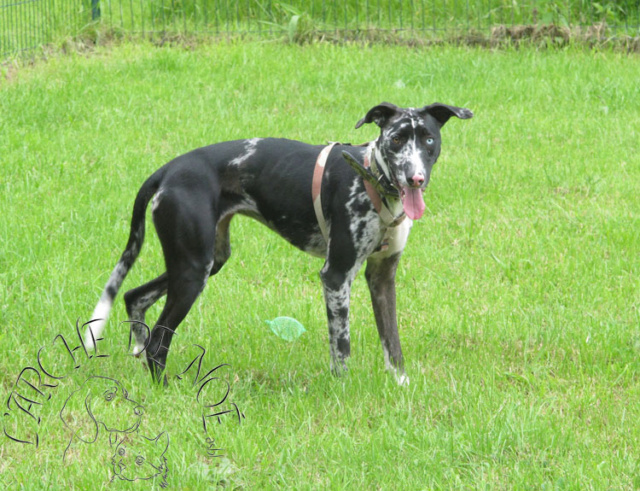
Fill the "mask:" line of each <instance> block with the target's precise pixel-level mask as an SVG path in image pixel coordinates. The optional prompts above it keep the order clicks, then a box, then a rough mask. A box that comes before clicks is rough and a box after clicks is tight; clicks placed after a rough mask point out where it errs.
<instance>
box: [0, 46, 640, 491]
mask: <svg viewBox="0 0 640 491" xmlns="http://www.w3.org/2000/svg"><path fill="white" fill-rule="evenodd" d="M4 75H6V76H5V77H4V78H3V80H2V81H1V82H0V141H1V142H2V149H1V153H0V166H1V169H2V170H1V172H0V209H2V210H3V219H2V220H0V241H1V247H0V325H1V326H2V330H1V331H0V346H1V347H2V348H1V349H2V353H3V355H4V356H2V357H0V385H1V387H2V394H3V398H4V397H8V395H9V393H10V392H11V390H12V389H13V385H14V382H15V380H16V377H17V376H18V375H19V373H20V371H21V370H22V369H23V368H24V367H27V366H35V367H37V352H38V350H39V348H40V347H43V346H45V347H48V346H51V343H52V341H53V339H54V337H55V336H56V335H57V334H63V335H64V336H65V338H66V339H68V340H70V342H71V341H74V342H75V343H76V344H77V339H75V340H74V339H73V336H74V332H75V331H74V329H75V324H76V321H77V320H78V319H79V320H80V322H84V321H87V320H88V316H89V315H90V314H91V312H92V309H93V307H94V305H95V303H96V301H97V299H98V297H99V294H100V291H101V289H102V288H103V286H104V283H105V281H106V279H107V277H108V275H109V273H110V271H111V269H112V268H113V266H114V265H115V263H116V261H117V259H118V257H119V254H120V253H121V251H122V249H123V247H124V245H125V243H126V239H127V236H128V232H129V220H130V214H131V206H132V203H133V198H134V196H135V193H136V192H137V190H138V188H139V186H140V185H141V183H142V182H143V180H144V179H145V178H146V177H147V176H148V175H149V174H150V173H151V172H152V171H153V170H155V169H156V168H157V167H159V166H160V165H162V164H163V163H165V162H166V161H168V160H170V159H171V158H173V157H175V156H177V155H179V154H182V153H184V152H186V151H188V150H191V149H193V148H196V147H198V146H202V145H207V144H210V143H213V142H216V141H222V140H230V139H235V138H244V137H255V136H280V137H286V138H292V139H300V140H303V141H307V142H314V143H321V142H324V141H327V140H340V141H351V142H354V143H360V142H362V141H366V140H370V139H372V138H375V137H376V135H377V131H376V130H377V128H376V127H374V126H369V127H363V128H362V129H360V130H357V131H356V130H354V129H353V127H354V125H355V123H356V121H358V119H360V118H361V117H362V116H363V115H364V114H365V112H366V111H367V110H368V109H369V108H370V107H372V106H373V105H375V104H377V103H379V102H381V101H384V100H387V101H390V102H393V103H396V104H398V105H401V106H421V105H425V104H429V103H431V102H434V101H439V102H444V103H449V104H455V105H460V106H465V107H469V108H471V109H472V110H473V111H474V112H475V117H474V119H472V120H470V121H458V120H452V121H451V122H450V123H448V124H447V125H446V126H445V127H444V129H443V152H442V156H441V158H440V161H439V163H438V164H437V167H436V168H435V170H434V173H433V176H432V182H431V184H430V186H429V189H428V191H427V193H426V196H425V200H426V203H427V212H426V213H425V217H424V218H423V219H422V220H420V221H418V222H416V223H415V225H414V227H413V231H412V235H411V237H410V240H409V244H408V246H407V248H406V250H405V253H404V257H403V260H402V262H401V266H400V269H399V271H398V277H397V281H398V312H399V324H400V331H401V340H402V342H403V347H404V353H405V357H406V360H407V372H408V374H409V376H410V378H411V385H410V386H409V387H407V388H398V387H397V386H396V385H395V383H394V381H393V378H392V377H390V376H388V374H386V373H385V372H384V366H383V359H382V352H381V349H380V346H379V341H378V337H377V333H376V329H375V325H374V320H373V316H372V313H371V309H370V305H369V298H368V291H367V288H366V284H365V281H364V278H363V277H362V275H360V276H359V277H358V279H357V280H356V282H355V284H354V288H353V293H352V312H351V333H352V334H351V335H352V360H351V362H350V367H351V370H350V374H349V376H348V377H344V378H342V379H336V378H333V377H332V376H330V374H329V370H328V346H327V328H326V320H325V313H324V305H323V298H322V289H321V285H320V281H319V278H318V274H317V273H318V271H319V269H320V268H321V266H322V261H320V260H318V259H313V258H310V257H307V256H305V255H304V254H303V253H301V252H298V251H296V250H295V249H293V248H292V247H290V246H289V245H287V244H286V243H285V242H283V241H282V240H281V239H279V238H278V237H276V236H275V235H274V234H273V233H271V232H270V231H268V230H267V229H266V228H264V227H262V226H261V225H259V224H258V223H256V222H253V221H250V220H248V219H245V218H242V217H240V218H237V219H235V220H234V222H233V225H232V250H233V252H232V257H231V259H230V261H229V262H228V263H227V265H226V266H225V267H224V269H223V270H222V272H221V273H220V274H219V275H218V276H217V277H215V278H213V279H212V280H210V282H209V285H208V287H207V288H206V289H205V291H204V293H203V294H202V296H201V298H200V299H199V300H198V302H197V304H196V305H195V307H194V309H193V310H192V311H191V313H190V314H189V316H188V318H187V320H186V321H185V322H184V323H183V324H182V325H181V327H180V329H179V331H178V334H177V335H176V337H175V338H174V342H173V345H172V351H171V354H170V357H169V366H168V371H169V373H170V374H173V375H174V376H175V375H176V374H178V373H180V372H181V371H182V370H183V369H184V368H186V367H187V365H188V364H189V362H190V361H191V360H193V359H194V357H195V356H196V355H197V354H198V353H199V350H198V349H197V348H195V347H194V344H199V345H201V346H203V347H204V348H205V349H206V350H207V353H206V355H205V365H206V367H207V369H211V368H214V367H215V366H217V365H218V364H220V363H228V364H229V367H227V368H225V369H224V370H226V371H224V372H223V373H224V377H225V378H226V379H228V381H229V383H230V385H231V395H230V397H231V399H232V400H233V401H234V402H235V403H236V404H237V405H238V407H240V408H241V410H242V412H243V413H244V415H245V418H244V419H243V421H242V423H241V424H240V425H238V424H237V423H234V422H233V421H232V420H231V419H229V420H227V421H223V423H221V424H217V423H216V424H215V426H214V430H215V431H212V434H215V439H216V443H218V444H219V445H218V446H219V447H223V448H224V451H222V452H221V453H223V454H224V455H225V457H224V458H222V459H221V458H216V457H210V456H208V455H207V448H208V447H207V443H206V441H205V435H204V432H203V430H202V423H201V420H200V418H201V416H202V411H203V408H202V405H201V404H200V402H199V401H197V400H196V392H195V389H194V388H193V387H192V386H191V385H189V384H188V383H186V380H185V381H182V382H180V381H178V380H177V379H175V377H174V379H173V383H172V385H171V386H170V387H169V388H168V389H161V388H154V387H151V386H150V377H149V374H148V372H147V371H145V370H144V369H143V368H142V367H141V366H140V364H139V363H137V362H135V360H133V359H131V358H130V357H128V356H127V355H126V345H127V329H128V327H127V325H121V324H120V322H121V321H124V320H126V313H125V309H124V305H123V302H122V297H121V295H120V296H119V297H118V300H117V303H116V306H115V308H114V310H113V312H112V316H111V320H110V322H109V324H108V327H107V331H106V336H107V340H106V341H105V342H104V346H105V348H104V350H105V353H108V354H110V355H111V356H110V357H109V358H102V359H93V360H85V359H83V358H82V357H79V358H78V360H79V363H78V364H79V365H80V368H78V369H75V365H73V364H71V363H70V362H69V360H68V359H65V358H62V357H59V358H55V357H54V358H52V359H50V360H48V361H47V363H49V365H48V366H50V367H52V369H56V370H58V371H59V373H69V377H68V378H67V379H64V380H62V381H60V382H59V383H60V386H59V387H57V388H55V389H48V390H47V393H50V394H52V397H51V399H50V400H48V401H47V402H46V404H44V405H43V406H38V407H36V408H34V409H33V411H34V413H37V414H38V415H39V416H40V417H41V422H40V424H39V425H38V424H35V423H33V422H32V423H31V424H32V426H33V425H35V426H33V428H32V431H36V430H37V431H38V434H39V435H40V438H41V442H40V445H39V448H38V449H37V451H34V449H33V446H29V445H21V444H18V443H15V442H12V441H10V440H9V439H7V438H0V455H1V456H2V458H1V459H0V483H1V484H3V485H6V486H13V487H20V486H24V487H26V488H30V489H33V488H51V489H55V488H58V487H60V486H70V487H72V488H78V489H81V488H87V487H97V486H105V485H106V484H107V483H108V481H109V479H111V477H112V476H113V471H112V468H111V464H110V459H111V456H112V454H113V447H111V446H110V445H109V443H108V442H107V443H105V442H104V441H101V442H96V444H95V445H84V446H80V447H79V448H76V449H75V450H76V451H75V452H74V453H72V454H71V457H70V459H69V460H67V461H65V463H63V462H62V451H63V450H64V448H65V446H66V444H67V443H68V441H69V433H68V432H67V430H66V428H65V427H64V425H63V424H62V422H61V420H60V417H59V414H58V413H59V411H60V409H61V407H62V404H63V403H64V401H65V399H66V397H67V396H68V395H69V394H70V393H71V392H72V391H73V390H74V389H75V388H76V387H77V384H79V383H82V382H83V381H84V380H85V379H86V377H87V376H89V375H90V374H99V375H104V376H110V377H113V378H114V379H117V380H119V381H120V382H121V383H123V384H124V385H125V386H126V387H127V390H128V391H129V393H130V395H131V397H132V398H133V399H135V400H136V401H138V402H140V403H141V404H143V405H144V407H145V416H144V420H143V428H144V434H145V435H147V436H155V435H157V434H158V433H159V432H161V431H167V432H168V433H169V435H170V437H171V443H170V446H169V448H168V451H167V455H166V457H167V463H168V466H169V472H168V481H169V485H170V486H172V487H175V488H184V489H188V488H190V489H200V488H202V487H204V486H212V485H216V484H226V485H229V486H233V487H238V486H239V487H246V488H248V489H253V488H283V487H284V488H286V487H290V488H302V489H304V488H338V489H340V488H381V489H439V488H445V489H449V488H474V489H475V488H489V489H525V488H526V489H530V488H546V489H548V488H569V489H589V488H590V489H605V488H608V489H633V488H635V487H637V486H638V485H640V468H639V467H638V462H639V461H640V458H639V457H640V455H639V451H638V448H639V447H640V445H639V444H640V441H639V439H640V432H639V429H640V428H639V425H638V423H637V421H638V420H639V419H640V418H639V416H640V414H639V413H640V410H639V409H638V404H636V402H635V401H637V400H638V396H639V395H640V394H639V388H640V383H639V380H638V369H639V364H638V354H639V351H640V315H639V313H638V309H639V306H640V293H639V291H640V290H639V280H638V278H639V269H640V258H639V249H640V223H639V210H640V198H639V196H640V184H639V183H640V160H639V158H638V155H639V154H640V152H639V150H640V148H639V147H640V143H639V142H640V125H639V124H638V123H637V122H638V121H640V118H639V116H640V104H639V103H640V93H639V91H640V87H639V86H638V83H637V80H638V79H640V65H639V64H638V60H637V58H635V57H627V56H624V55H621V54H615V53H607V52H605V53H599V52H591V53H589V52H585V51H583V50H578V51H572V50H571V49H569V50H565V51H543V52H537V51H533V50H526V49H525V50H518V51H496V52H492V51H483V50H475V49H457V48H447V47H442V48H431V49H408V48H406V47H382V46H373V47H363V46H356V45H354V46H346V47H345V46H332V45H328V44H319V45H312V46H305V47H299V46H285V45H280V44H277V43H248V44H242V43H230V44H216V45H212V46H199V47H197V48H194V49H184V48H179V47H174V48H156V47H152V46H150V45H144V44H142V45H129V44H125V45H122V46H117V47H111V48H109V49H98V50H96V51H95V52H94V53H91V54H89V55H81V54H76V55H69V56H64V57H54V58H52V59H51V60H49V61H48V62H47V63H41V64H37V65H36V66H35V67H33V68H25V69H21V70H19V71H17V72H13V71H12V72H10V73H9V72H5V73H4ZM162 271H163V263H162V256H161V252H160V248H159V245H158V242H157V239H156V238H155V234H154V232H153V227H152V225H151V221H150V220H149V221H148V234H147V239H146V243H145V246H144V249H143V251H142V253H141V256H140V258H139V260H138V262H137V263H136V266H135V267H134V269H133V270H132V272H131V274H130V276H129V277H128V278H127V280H126V282H125V285H124V289H127V288H131V287H134V286H138V285H139V284H141V283H142V282H144V281H148V280H150V279H152V278H154V277H155V276H157V275H158V274H160V273H161V272H162ZM124 289H123V290H124ZM121 293H122V292H121ZM160 308H161V304H160V305H158V306H156V307H154V308H153V309H151V310H150V311H149V314H148V321H149V322H150V323H152V322H153V321H154V320H155V318H156V317H157V315H158V314H159V311H160ZM279 315H287V316H291V317H295V318H297V319H298V320H299V321H301V322H302V323H303V324H304V325H305V327H306V328H307V331H308V332H307V333H306V334H304V335H303V336H302V337H301V338H300V339H299V340H297V341H296V342H294V343H286V342H285V341H283V340H281V339H279V338H277V337H276V336H274V335H273V334H272V333H271V331H270V330H269V327H268V326H267V325H266V324H265V322H264V321H265V320H266V319H273V318H274V317H277V316H279ZM47 349H50V350H51V351H52V352H53V349H51V348H47ZM221 373H222V370H221ZM78 411H79V412H78V413H77V415H78V417H80V414H81V411H80V409H78ZM34 428H35V430H34ZM107 439H108V438H107ZM114 483H117V485H118V486H120V485H122V487H140V488H142V487H143V485H144V486H146V487H148V486H149V483H150V482H149V481H140V480H138V481H136V482H133V483H128V482H126V481H120V480H118V479H116V480H115V481H114ZM152 483H153V485H154V486H155V487H159V486H160V484H161V480H160V479H158V478H156V479H155V480H153V481H152ZM114 485H116V484H114Z"/></svg>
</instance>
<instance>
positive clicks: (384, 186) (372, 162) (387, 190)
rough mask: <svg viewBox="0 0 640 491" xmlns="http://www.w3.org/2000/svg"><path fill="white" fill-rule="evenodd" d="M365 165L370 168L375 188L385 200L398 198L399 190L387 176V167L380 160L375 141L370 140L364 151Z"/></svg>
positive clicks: (380, 155)
mask: <svg viewBox="0 0 640 491" xmlns="http://www.w3.org/2000/svg"><path fill="white" fill-rule="evenodd" d="M364 158H365V165H364V166H365V167H369V168H370V169H371V174H372V175H373V177H374V178H375V182H372V184H374V186H375V188H376V190H377V191H378V192H379V193H380V195H381V196H382V197H383V198H384V199H385V200H394V201H395V200H399V198H400V191H399V190H398V189H396V188H395V186H393V184H392V183H391V179H390V177H389V175H388V174H389V169H388V167H387V165H386V163H385V162H384V160H382V153H381V152H380V150H379V149H378V148H377V145H376V142H375V141H374V142H372V143H371V144H370V145H369V146H368V147H367V150H366V151H365V155H364Z"/></svg>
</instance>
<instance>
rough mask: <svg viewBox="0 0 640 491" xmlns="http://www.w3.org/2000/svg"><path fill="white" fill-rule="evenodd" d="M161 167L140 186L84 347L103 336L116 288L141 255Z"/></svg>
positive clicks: (94, 312) (160, 178)
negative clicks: (124, 243)
mask: <svg viewBox="0 0 640 491" xmlns="http://www.w3.org/2000/svg"><path fill="white" fill-rule="evenodd" d="M164 169H165V168H164V167H161V168H160V169H158V170H157V171H156V172H155V173H154V174H152V175H151V176H150V177H149V178H148V179H147V180H146V181H145V183H144V184H143V185H142V187H141V188H140V191H138V195H137V196H136V199H135V202H134V204H133V216H132V217H131V232H130V233H129V241H128V242H127V247H125V249H124V252H123V253H122V255H121V256H120V260H119V261H118V264H116V267H115V268H114V269H113V272H112V273H111V276H109V280H108V281H107V284H106V285H105V287H104V290H103V291H102V295H101V296H100V300H99V301H98V305H96V308H95V309H94V311H93V315H92V316H91V320H90V321H89V323H88V325H87V331H86V333H85V340H84V344H85V347H86V348H87V349H93V348H94V347H95V342H96V340H98V339H99V338H100V336H101V335H102V331H103V330H104V326H105V324H106V323H107V318H108V317H109V312H110V311H111V307H112V306H113V301H114V299H115V298H116V295H117V294H118V290H120V287H121V286H122V282H123V281H124V279H125V278H126V276H127V273H129V270H130V269H131V267H132V266H133V263H134V262H135V260H136V259H137V258H138V254H140V249H141V248H142V243H143V242H144V231H145V215H146V211H147V205H148V204H149V201H151V198H152V197H153V195H154V194H156V192H157V191H158V188H159V187H160V183H161V182H162V178H163V177H164Z"/></svg>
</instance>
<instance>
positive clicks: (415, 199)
mask: <svg viewBox="0 0 640 491" xmlns="http://www.w3.org/2000/svg"><path fill="white" fill-rule="evenodd" d="M403 191H404V192H403V193H401V194H402V207H403V208H404V212H405V213H406V214H407V216H408V217H409V218H411V220H418V219H420V218H421V217H422V215H423V214H424V208H425V206H424V199H422V189H419V188H410V187H406V188H403Z"/></svg>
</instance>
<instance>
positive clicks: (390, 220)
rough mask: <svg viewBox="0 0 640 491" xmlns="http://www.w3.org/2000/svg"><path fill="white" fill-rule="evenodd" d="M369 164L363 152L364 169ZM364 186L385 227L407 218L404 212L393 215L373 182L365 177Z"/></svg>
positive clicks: (398, 223)
mask: <svg viewBox="0 0 640 491" xmlns="http://www.w3.org/2000/svg"><path fill="white" fill-rule="evenodd" d="M370 165H371V163H370V162H369V156H368V155H367V154H366V153H365V154H364V167H365V169H366V168H369V167H370ZM364 187H365V189H366V190H367V194H368V195H369V199H370V200H371V202H372V203H373V207H374V208H375V209H376V211H377V212H378V215H380V219H381V220H382V222H383V223H384V224H385V225H386V226H387V227H397V226H398V225H400V224H401V223H402V222H403V220H404V219H405V218H407V215H405V214H404V213H402V214H401V215H400V216H398V217H395V216H393V214H392V213H391V210H389V208H387V207H386V206H385V205H384V203H383V202H382V198H381V197H380V194H379V193H378V191H376V189H375V188H374V187H373V184H371V183H370V182H369V181H367V180H366V179H365V180H364Z"/></svg>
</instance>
